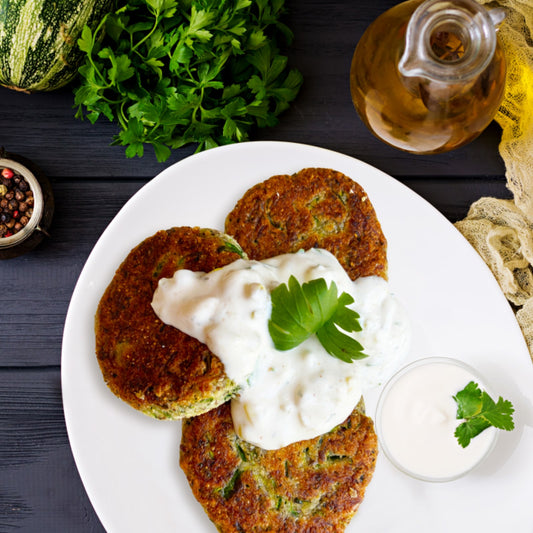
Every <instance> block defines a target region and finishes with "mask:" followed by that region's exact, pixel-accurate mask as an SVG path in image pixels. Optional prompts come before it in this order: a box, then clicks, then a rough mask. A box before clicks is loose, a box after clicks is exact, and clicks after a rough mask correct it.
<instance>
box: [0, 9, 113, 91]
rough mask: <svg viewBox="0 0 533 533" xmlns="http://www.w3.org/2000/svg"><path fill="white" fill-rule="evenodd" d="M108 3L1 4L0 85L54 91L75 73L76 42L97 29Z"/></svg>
mask: <svg viewBox="0 0 533 533" xmlns="http://www.w3.org/2000/svg"><path fill="white" fill-rule="evenodd" d="M112 4H113V1H112V0H79V1H78V0H0V85H3V86H5V87H9V88H10V89H16V90H20V91H25V92H34V91H52V90H54V89H58V88H59V87H62V86H64V85H66V84H67V83H68V82H69V81H71V80H72V78H73V77H74V76H75V75H76V73H77V69H78V66H79V64H80V61H81V58H82V56H81V52H80V50H79V49H78V46H77V41H78V38H79V36H80V35H81V31H82V29H83V26H84V25H85V24H87V25H89V26H90V27H95V26H96V25H97V24H98V23H99V22H100V20H101V18H102V17H103V16H104V15H105V13H107V12H108V11H109V10H110V9H111V6H112Z"/></svg>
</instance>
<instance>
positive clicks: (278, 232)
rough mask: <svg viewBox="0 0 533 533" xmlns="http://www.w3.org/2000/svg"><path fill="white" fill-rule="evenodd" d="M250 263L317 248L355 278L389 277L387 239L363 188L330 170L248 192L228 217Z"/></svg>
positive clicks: (264, 184) (277, 179)
mask: <svg viewBox="0 0 533 533" xmlns="http://www.w3.org/2000/svg"><path fill="white" fill-rule="evenodd" d="M225 232H226V233H227V234H229V235H232V236H233V237H234V238H235V239H236V240H237V241H238V242H239V244H240V245H241V247H242V249H243V250H244V251H245V252H246V253H247V254H248V256H249V258H250V259H258V260H261V259H266V258H268V257H273V256H276V255H279V254H281V253H288V252H296V251H298V250H300V249H304V250H308V249H309V248H313V247H318V248H324V249H326V250H329V251H330V252H331V253H333V254H334V255H335V256H336V257H337V259H338V260H339V262H340V263H341V265H342V266H343V268H344V269H345V270H346V272H348V275H349V276H350V278H351V279H356V278H358V277H360V276H369V275H373V274H375V275H378V276H381V277H383V278H385V279H387V241H386V239H385V236H384V235H383V232H382V230H381V225H380V223H379V221H378V219H377V216H376V213H375V211H374V207H373V206H372V204H371V202H370V200H369V198H368V196H367V195H366V193H365V191H364V190H363V188H362V187H361V186H360V185H359V184H357V183H356V182H354V181H353V180H352V179H350V178H349V177H348V176H345V175H344V174H342V173H340V172H337V171H335V170H331V169H325V168H306V169H303V170H301V171H299V172H297V173H295V174H293V175H291V176H289V175H278V176H273V177H271V178H269V179H267V180H266V181H264V182H262V183H259V184H257V185H255V186H254V187H252V188H250V189H249V190H248V191H247V192H246V193H245V194H244V196H243V197H242V198H241V199H240V200H239V201H238V202H237V204H236V206H235V207H234V208H233V210H232V211H231V213H229V215H228V216H227V218H226V225H225Z"/></svg>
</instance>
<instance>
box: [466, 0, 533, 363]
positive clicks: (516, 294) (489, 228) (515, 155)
mask: <svg viewBox="0 0 533 533" xmlns="http://www.w3.org/2000/svg"><path fill="white" fill-rule="evenodd" d="M478 1H479V3H481V4H488V3H489V1H490V0H478ZM494 5H499V6H501V7H504V8H506V10H507V17H506V19H505V21H504V22H503V23H502V25H501V27H500V30H499V34H500V38H501V41H502V45H503V47H504V49H505V53H506V57H507V82H506V88H505V94H504V98H503V102H502V105H501V107H500V109H499V111H498V114H497V115H496V117H495V118H496V121H497V122H498V123H499V124H500V126H501V127H502V138H501V143H500V147H499V150H500V154H501V156H502V158H503V161H504V163H505V169H506V179H507V187H508V188H509V190H510V191H511V192H512V193H513V200H501V199H495V198H481V199H480V200H478V201H477V202H475V203H474V204H473V205H472V206H471V208H470V210H469V212H468V215H467V217H466V218H465V219H464V220H461V221H459V222H457V223H456V227H457V228H458V229H459V231H461V233H463V235H464V236H465V237H466V238H467V239H468V241H469V242H470V243H471V244H472V245H473V246H474V248H475V249H476V250H477V251H478V252H479V254H480V255H481V256H482V257H483V259H484V260H485V262H486V263H487V264H488V266H489V267H490V269H491V270H492V272H493V274H494V276H495V277H496V279H497V280H498V282H499V284H500V286H501V288H502V290H503V292H504V293H505V296H506V297H507V299H508V300H509V301H510V302H511V303H512V304H513V306H514V308H515V309H516V317H517V320H518V323H519V324H520V327H521V328H522V332H523V333H524V337H525V339H526V342H527V345H528V347H529V351H530V354H531V356H532V358H533V0H499V1H498V2H490V6H494Z"/></svg>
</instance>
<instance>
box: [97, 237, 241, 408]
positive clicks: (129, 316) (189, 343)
mask: <svg viewBox="0 0 533 533" xmlns="http://www.w3.org/2000/svg"><path fill="white" fill-rule="evenodd" d="M238 250H239V248H238V246H236V245H235V244H234V243H233V242H232V240H230V239H229V238H228V237H227V236H224V235H222V234H221V233H219V232H216V231H214V230H210V229H200V228H189V227H180V228H172V229H169V230H163V231H159V232H157V233H156V234H155V235H153V236H151V237H149V238H147V239H145V240H144V241H143V242H141V243H140V244H139V245H138V246H136V247H135V248H134V249H133V250H132V251H131V252H130V253H129V255H128V256H127V257H126V259H125V260H124V262H123V263H122V264H121V265H120V267H119V268H118V269H117V271H116V273H115V276H114V278H113V280H112V281H111V283H110V284H109V286H108V287H107V289H106V291H105V293H104V295H103V296H102V298H101V300H100V303H99V306H98V310H97V313H96V317H95V334H96V355H97V358H98V362H99V364H100V368H101V370H102V374H103V376H104V379H105V381H106V383H107V385H108V386H109V388H110V389H111V390H112V391H113V392H114V393H115V394H116V395H117V396H118V397H119V398H121V399H123V400H124V401H126V402H127V403H129V404H130V405H132V406H133V407H135V408H136V409H139V410H140V411H143V412H145V413H146V414H149V415H151V416H154V417H156V418H181V417H182V416H192V415H194V414H199V413H201V412H204V411H206V410H207V409H210V408H213V407H216V406H217V405H220V404H221V403H223V402H224V401H226V400H227V399H228V398H230V397H231V396H232V395H234V394H235V393H236V392H237V388H236V386H235V384H234V383H233V382H231V380H229V378H228V377H227V376H226V374H225V372H224V367H223V364H222V363H221V361H220V360H219V359H218V357H216V356H215V355H213V354H212V353H211V352H210V351H209V350H208V348H207V346H205V345H204V344H202V343H201V342H199V341H197V340H196V339H194V338H192V337H190V336H188V335H186V334H185V333H182V332H181V331H179V330H178V329H176V328H174V327H172V326H167V325H165V324H164V323H163V322H161V320H159V318H158V317H157V316H156V314H155V313H154V311H153V309H152V307H151V301H152V296H153V293H154V290H155V289H156V287H157V283H158V281H159V279H160V278H163V277H172V275H173V274H174V272H175V271H176V270H177V269H179V268H187V269H190V270H195V271H203V272H209V271H211V270H213V269H214V268H218V267H221V266H224V265H226V264H228V263H230V262H232V261H234V260H236V259H239V258H240V257H241V255H240V254H239V253H238V252H237V251H238Z"/></svg>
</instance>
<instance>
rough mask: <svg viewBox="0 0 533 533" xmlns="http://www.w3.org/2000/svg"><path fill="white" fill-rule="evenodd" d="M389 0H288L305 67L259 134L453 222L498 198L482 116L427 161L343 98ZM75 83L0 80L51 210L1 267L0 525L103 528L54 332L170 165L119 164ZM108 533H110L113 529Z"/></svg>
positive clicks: (494, 157) (148, 160) (10, 126)
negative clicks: (101, 248) (126, 217)
mask: <svg viewBox="0 0 533 533" xmlns="http://www.w3.org/2000/svg"><path fill="white" fill-rule="evenodd" d="M395 3H396V1H395V0H376V1H374V2H364V3H363V2H353V1H352V0H306V1H304V0H287V7H288V8H289V16H288V19H287V20H286V22H287V23H288V25H289V26H290V27H291V28H292V29H293V31H294V34H295V40H294V45H293V47H292V48H291V49H290V51H289V58H290V64H291V65H292V66H294V67H297V68H298V69H299V70H300V71H301V72H302V74H303V75H304V79H305V83H304V86H303V88H302V91H301V93H300V95H299V96H298V99H297V101H296V102H295V103H294V104H293V106H292V107H291V108H290V110H289V111H288V112H286V113H285V114H284V115H282V116H281V117H280V118H281V122H280V124H279V125H278V126H276V127H275V128H271V129H265V130H260V131H258V132H256V134H255V135H254V139H257V140H283V141H290V142H300V143H307V144H312V145H316V146H321V147H324V148H329V149H332V150H335V151H339V152H342V153H345V154H347V155H351V156H353V157H356V158H359V159H361V160H363V161H366V162H368V163H370V164H372V165H374V166H376V167H377V168H379V169H381V170H383V171H385V172H387V173H389V174H390V175H392V176H394V177H396V178H398V179H400V181H402V182H403V183H405V184H406V185H407V186H408V187H410V188H412V189H413V190H414V191H416V192H418V193H419V194H420V195H421V196H422V197H424V198H426V199H427V200H428V201H429V202H430V203H432V204H433V205H434V206H435V207H436V208H437V209H438V210H440V211H441V212H442V213H443V214H444V215H445V216H446V217H447V218H448V219H449V220H450V221H455V220H458V219H460V218H463V217H464V216H465V215H466V213H467V210H468V207H469V205H470V204H471V203H472V202H473V201H475V200H476V199H478V198H479V197H481V196H497V197H509V192H508V191H507V189H506V187H505V179H504V166H503V162H502V161H501V158H500V157H499V155H498V150H497V147H498V142H499V136H500V130H499V128H498V126H497V125H496V124H492V125H491V126H490V127H489V128H488V129H487V130H486V131H485V132H484V133H483V134H482V135H481V136H480V137H479V138H478V139H477V140H476V141H474V142H473V143H471V144H470V145H468V146H466V147H464V148H461V149H459V150H456V151H454V152H450V153H448V154H442V155H436V156H416V155H412V154H407V153H403V152H400V151H397V150H395V149H393V148H390V147H388V146H386V145H384V144H383V143H381V142H379V141H378V140H377V139H375V138H374V137H373V136H372V135H371V134H370V133H369V132H368V131H367V130H366V128H365V127H364V126H363V124H362V122H361V121H360V120H359V118H358V117H357V114H356V112H355V110H354V108H353V105H352V102H351V99H350V93H349V67H350V61H351V56H352V53H353V49H354V47H355V45H356V43H357V41H358V39H359V38H360V36H361V35H362V33H363V31H364V29H365V28H366V27H367V26H368V25H369V24H370V22H371V21H372V20H374V19H375V18H376V17H377V16H378V15H379V14H380V13H381V12H383V11H385V9H387V8H388V7H391V6H392V5H394V4H395ZM72 106H73V96H72V88H71V87H69V88H65V89H63V90H60V91H57V92H54V93H49V94H33V95H27V94H22V93H17V92H14V91H10V90H8V89H5V88H0V146H4V147H5V148H6V149H7V150H8V151H11V152H15V153H18V154H20V155H23V156H24V157H26V158H28V159H30V160H32V161H33V162H34V163H35V164H37V165H38V166H40V167H41V168H42V170H43V171H44V172H45V174H46V175H47V176H48V177H49V178H50V180H51V183H52V187H53V190H54V196H55V203H56V212H55V216H54V219H53V222H52V226H51V228H50V235H51V236H50V238H48V239H46V240H45V241H43V242H42V243H41V244H40V245H39V247H38V248H37V249H35V250H34V251H33V252H32V253H29V254H27V255H24V256H21V257H19V258H16V259H10V260H5V261H0V282H1V284H2V285H1V286H2V293H1V297H0V326H1V330H0V331H1V334H0V335H1V336H0V533H15V532H16V533H63V532H65V533H71V532H72V533H74V532H75V533H101V532H103V528H102V526H101V524H100V522H99V520H98V518H97V516H96V514H95V512H94V510H93V508H92V506H91V504H90V502H89V500H88V498H87V496H86V494H85V491H84V489H83V485H82V482H81V480H80V478H79V475H78V473H77V470H76V466H75V464H74V460H73V457H72V453H71V451H70V447H69V443H68V437H67V433H66V429H65V424H64V419H63V409H62V401H61V387H60V380H61V376H60V371H61V369H60V361H61V336H62V331H63V324H64V319H65V315H66V312H67V307H68V303H69V300H70V296H71V294H72V290H73V288H74V286H75V283H76V280H77V278H78V276H79V274H80V272H81V269H82V268H83V265H84V263H85V261H86V259H87V257H88V255H89V253H90V251H91V249H92V247H93V246H94V244H95V243H96V241H97V239H98V237H99V236H100V234H101V233H102V231H103V230H104V229H105V227H106V226H107V224H109V222H110V221H111V220H112V218H113V217H114V215H115V214H116V213H117V211H118V210H119V209H120V208H121V207H122V206H123V205H124V203H125V202H126V201H127V200H128V199H129V198H130V197H131V196H132V195H133V194H135V192H137V191H138V190H139V189H140V188H141V187H142V185H144V184H145V183H146V182H147V181H149V180H150V179H151V178H152V177H153V176H155V175H156V174H158V173H159V172H161V171H162V170H163V169H164V168H166V167H167V166H168V165H170V164H172V163H173V162H176V161H179V160H181V159H183V158H184V157H186V156H188V155H190V154H192V153H193V151H194V147H185V148H183V149H180V150H176V151H175V152H174V153H173V155H172V157H171V159H170V160H169V161H167V162H166V163H164V164H160V163H158V162H157V161H156V160H155V157H154V156H153V154H152V153H151V152H150V150H147V154H146V155H145V157H143V158H142V159H138V158H137V159H126V158H125V157H124V149H123V148H121V147H116V146H114V147H112V146H110V145H109V143H110V142H111V139H112V136H113V134H114V133H115V132H116V129H115V126H114V125H112V124H110V123H108V122H106V121H100V122H98V123H97V124H95V125H91V124H90V123H88V122H81V121H78V120H76V119H75V118H74V109H73V108H72ZM110 533H112V532H110Z"/></svg>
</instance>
